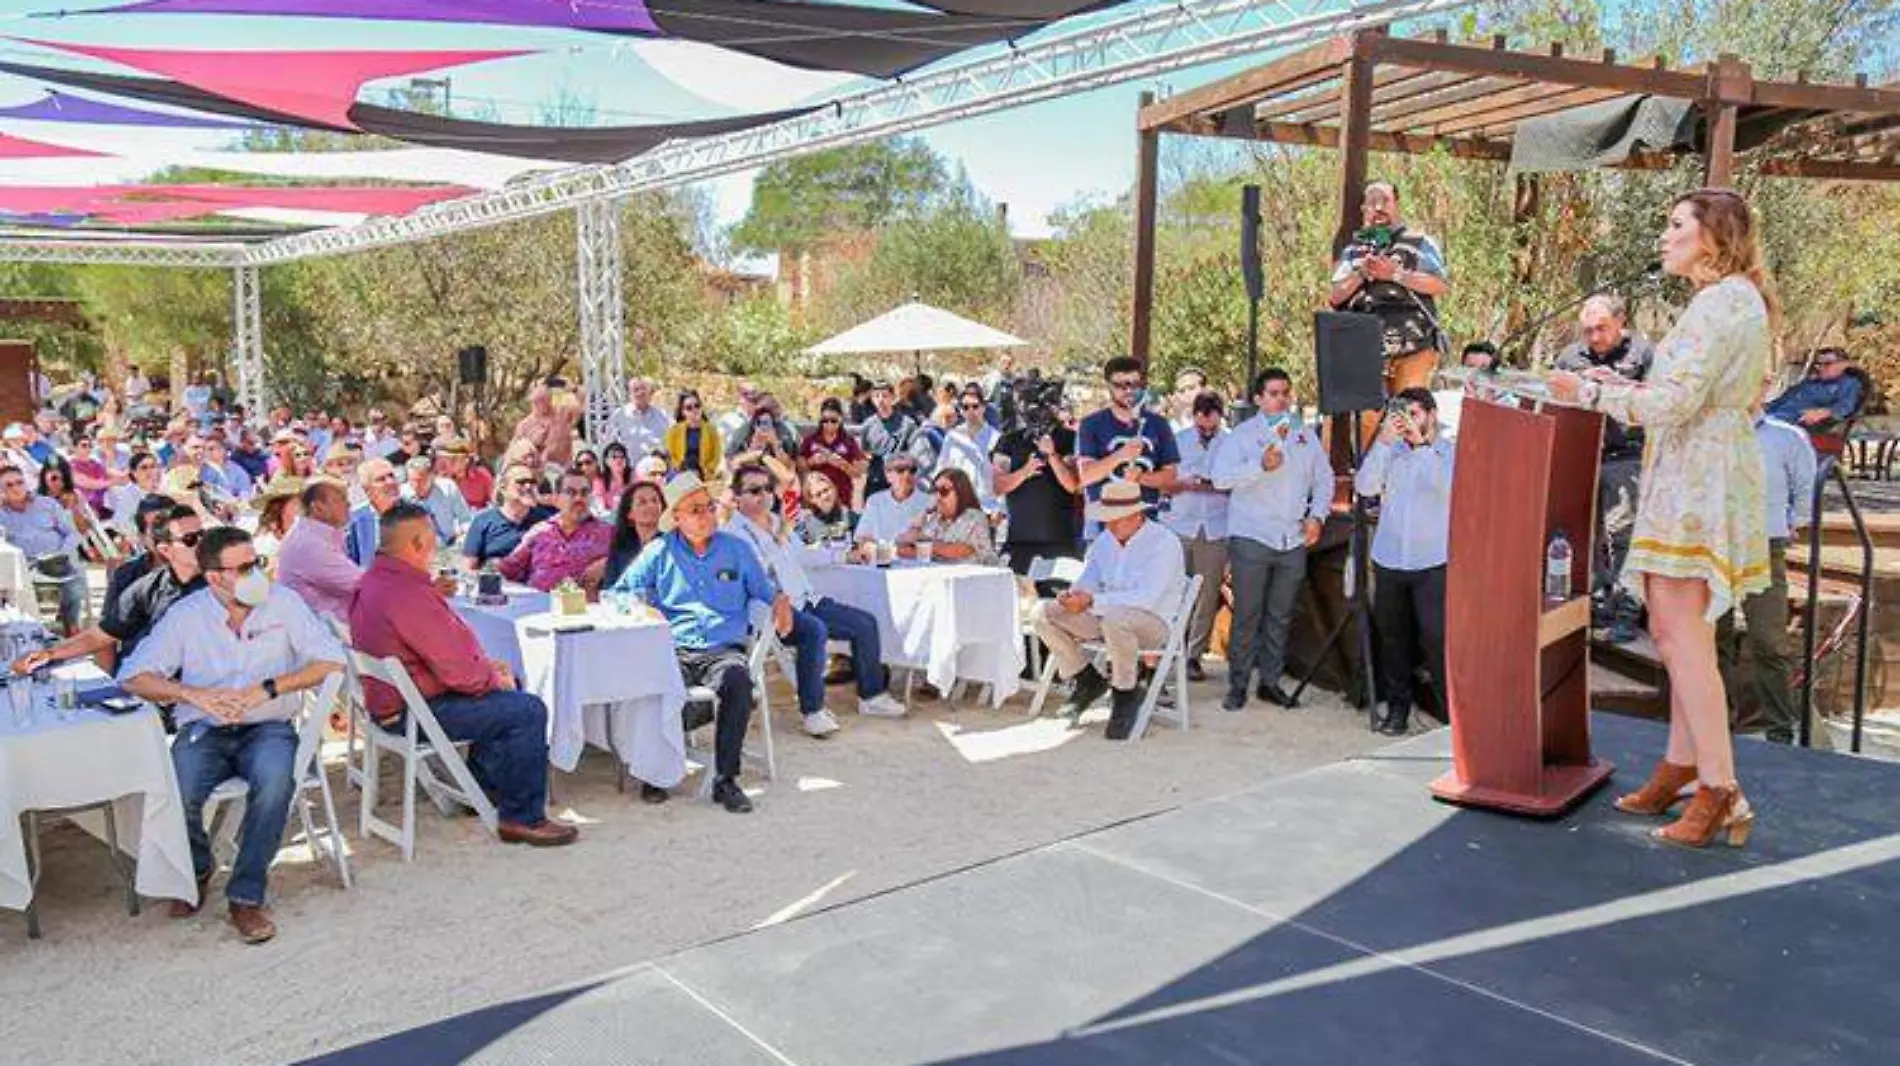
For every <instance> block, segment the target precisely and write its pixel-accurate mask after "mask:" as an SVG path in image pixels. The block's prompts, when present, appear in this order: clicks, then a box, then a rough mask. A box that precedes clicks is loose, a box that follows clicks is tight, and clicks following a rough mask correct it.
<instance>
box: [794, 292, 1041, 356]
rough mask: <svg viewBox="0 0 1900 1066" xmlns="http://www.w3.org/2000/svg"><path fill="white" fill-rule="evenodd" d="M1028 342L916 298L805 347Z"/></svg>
mask: <svg viewBox="0 0 1900 1066" xmlns="http://www.w3.org/2000/svg"><path fill="white" fill-rule="evenodd" d="M1028 343H1029V342H1028V341H1026V340H1023V339H1022V338H1021V337H1018V336H1015V335H1014V334H1009V333H1004V332H1003V331H1002V330H1000V329H992V328H990V327H989V326H986V325H984V324H983V323H981V322H972V321H970V320H969V319H967V318H964V317H963V316H962V315H958V314H952V313H951V312H949V311H945V310H944V309H943V308H941V307H932V306H930V305H929V304H927V303H922V302H920V301H917V300H912V301H911V302H909V303H907V304H904V305H903V306H901V307H897V308H894V309H892V310H889V311H886V312H884V313H883V314H881V315H879V316H877V317H876V318H873V319H871V320H870V321H869V322H860V323H858V324H857V325H855V326H852V327H851V328H850V329H847V330H845V331H844V332H843V333H840V334H838V335H837V336H835V337H832V338H831V339H829V340H823V341H819V342H818V343H817V344H814V345H812V346H811V347H809V348H807V349H805V351H806V353H807V354H809V355H864V354H868V353H873V352H916V353H918V357H919V359H920V361H921V359H922V353H924V352H927V351H928V352H934V351H945V350H950V349H963V348H1016V347H1020V346H1021V345H1024V344H1028Z"/></svg>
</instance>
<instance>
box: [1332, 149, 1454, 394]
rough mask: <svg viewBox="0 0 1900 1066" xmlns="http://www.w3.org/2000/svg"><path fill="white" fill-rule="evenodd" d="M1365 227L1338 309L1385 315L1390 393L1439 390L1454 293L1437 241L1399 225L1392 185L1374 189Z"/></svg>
mask: <svg viewBox="0 0 1900 1066" xmlns="http://www.w3.org/2000/svg"><path fill="white" fill-rule="evenodd" d="M1361 210H1362V212H1363V214H1362V216H1361V217H1362V219H1363V221H1364V223H1365V225H1364V228H1362V229H1360V230H1359V232H1357V233H1355V234H1353V239H1352V242H1351V243H1350V244H1348V245H1347V246H1346V248H1345V250H1344V251H1343V252H1342V253H1341V254H1340V257H1339V263H1338V265H1337V267H1336V268H1335V269H1334V270H1333V289H1332V294H1331V297H1330V301H1331V303H1332V307H1333V310H1335V311H1354V312H1358V313H1361V314H1369V315H1377V316H1378V317H1379V318H1380V319H1381V320H1382V321H1383V322H1384V323H1385V359H1386V363H1385V378H1386V391H1387V392H1388V393H1390V394H1393V395H1396V394H1398V393H1399V392H1401V391H1403V390H1405V389H1410V388H1427V387H1429V386H1430V385H1431V378H1432V369H1433V367H1434V366H1436V364H1437V362H1438V343H1439V340H1440V337H1439V332H1438V329H1437V327H1436V322H1437V319H1438V304H1437V302H1436V301H1437V299H1438V297H1440V296H1443V295H1445V293H1447V292H1449V291H1450V289H1451V283H1450V281H1449V280H1447V278H1446V270H1445V257H1444V254H1443V253H1442V252H1440V251H1439V249H1438V244H1437V242H1435V241H1433V240H1432V239H1431V238H1430V237H1428V236H1426V235H1425V234H1423V233H1420V232H1418V231H1416V230H1413V229H1410V228H1408V227H1407V226H1406V225H1405V223H1404V222H1402V221H1400V220H1399V191H1398V189H1397V188H1396V187H1395V186H1393V184H1392V183H1391V182H1387V181H1375V182H1372V183H1371V184H1369V185H1367V186H1366V196H1365V201H1364V204H1363V206H1362V208H1361Z"/></svg>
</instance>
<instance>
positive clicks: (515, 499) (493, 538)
mask: <svg viewBox="0 0 1900 1066" xmlns="http://www.w3.org/2000/svg"><path fill="white" fill-rule="evenodd" d="M537 480H538V479H537V478H536V477H535V473H534V471H533V470H532V469H530V468H529V467H528V466H527V465H526V464H525V463H510V464H509V465H507V466H505V467H503V468H502V471H501V483H500V484H499V485H498V486H497V487H496V490H495V491H496V496H497V499H496V502H495V506H493V507H491V508H489V509H488V510H486V511H483V512H481V513H480V514H478V515H476V516H475V518H474V519H473V520H472V521H470V522H469V526H468V532H467V533H464V534H462V565H463V566H464V567H466V568H467V569H469V570H480V569H481V568H482V567H483V566H485V565H487V564H488V563H489V562H490V561H493V560H499V559H506V558H507V557H508V556H509V555H511V554H513V552H514V550H515V549H516V548H517V547H519V546H520V544H521V538H522V537H524V536H526V535H527V533H528V530H530V529H533V528H534V527H535V526H537V525H540V524H541V523H542V522H544V521H546V520H547V519H550V518H553V517H554V508H552V507H543V506H541V504H540V503H538V502H537V501H536V500H535V498H534V488H535V483H536V481H537Z"/></svg>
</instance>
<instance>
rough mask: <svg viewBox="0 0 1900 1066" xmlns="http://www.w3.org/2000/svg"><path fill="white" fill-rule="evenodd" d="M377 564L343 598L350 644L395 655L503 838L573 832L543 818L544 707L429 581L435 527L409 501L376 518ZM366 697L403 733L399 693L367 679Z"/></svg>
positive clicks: (569, 839)
mask: <svg viewBox="0 0 1900 1066" xmlns="http://www.w3.org/2000/svg"><path fill="white" fill-rule="evenodd" d="M381 524H382V528H381V529H380V530H378V535H377V540H376V545H377V546H376V558H375V560H374V561H372V562H371V563H370V566H369V569H368V570H367V571H365V572H364V574H363V581H362V583H361V584H359V585H358V586H357V588H356V597H355V599H353V600H352V601H351V602H350V641H351V643H353V644H355V645H356V648H357V650H358V651H361V652H363V653H364V654H366V655H374V656H376V657H377V658H387V657H389V656H395V657H396V658H397V659H399V660H401V662H402V665H403V669H405V670H407V671H408V672H409V678H410V680H412V681H414V682H415V683H416V690H417V691H419V692H421V693H422V698H423V699H425V700H428V701H429V710H430V711H432V712H434V714H435V718H436V721H438V722H440V723H442V729H443V731H444V732H446V733H447V734H448V735H449V736H450V737H451V738H452V739H455V740H465V741H468V742H469V743H470V744H471V745H472V747H471V748H470V752H469V760H468V766H469V769H470V770H471V771H473V772H474V774H475V778H476V780H477V781H479V782H480V783H481V786H482V787H483V788H484V789H487V790H488V791H489V792H491V793H493V795H494V796H495V809H496V813H497V814H498V815H499V816H500V820H501V824H500V826H499V830H500V834H501V839H502V840H503V842H505V843H509V844H532V845H534V846H536V847H550V846H554V845H560V844H571V843H573V842H574V839H575V838H576V837H577V836H579V835H580V832H579V830H577V829H576V828H575V827H573V826H571V825H564V824H562V823H560V822H556V821H553V820H552V819H550V818H549V817H548V815H547V798H548V709H547V707H546V706H545V705H543V704H542V702H541V700H540V699H539V698H538V697H536V696H534V695H532V694H530V693H527V692H522V691H520V690H518V689H516V688H515V679H514V676H513V675H512V674H511V673H510V672H509V670H508V667H507V666H506V665H505V664H503V663H499V662H496V661H494V660H492V659H489V658H487V657H485V656H483V655H482V647H481V643H480V642H479V641H477V640H476V638H475V633H474V632H473V631H472V630H470V629H469V628H468V623H467V622H464V621H462V617H461V615H458V614H456V613H455V611H454V609H453V608H451V607H450V606H449V603H448V601H447V600H446V599H444V598H443V596H442V593H441V592H440V591H438V589H437V588H436V586H435V584H434V582H433V574H434V571H435V551H436V538H435V525H434V522H433V521H432V519H431V518H430V516H429V512H428V511H426V510H424V509H423V508H422V507H421V505H419V504H415V503H407V502H405V503H399V504H397V505H395V506H394V507H391V508H390V509H389V510H387V511H384V512H383V516H382V519H381ZM363 698H364V701H365V703H367V705H368V707H369V713H370V715H371V716H372V717H374V718H375V719H376V724H377V725H379V726H381V727H382V728H384V729H387V730H389V731H390V732H401V731H402V729H403V716H404V714H405V713H406V712H405V710H404V708H403V702H402V695H401V694H400V693H398V692H397V691H396V690H395V689H393V688H390V687H389V686H388V685H385V684H383V683H382V682H380V681H377V680H375V679H373V678H371V679H365V680H364V682H363Z"/></svg>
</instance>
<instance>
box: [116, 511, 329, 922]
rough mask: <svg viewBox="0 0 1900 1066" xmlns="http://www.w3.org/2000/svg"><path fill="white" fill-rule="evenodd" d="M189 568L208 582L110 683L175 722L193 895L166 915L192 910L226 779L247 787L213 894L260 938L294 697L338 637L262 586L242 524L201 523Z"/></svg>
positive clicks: (175, 761)
mask: <svg viewBox="0 0 1900 1066" xmlns="http://www.w3.org/2000/svg"><path fill="white" fill-rule="evenodd" d="M198 569H199V571H200V572H201V573H203V574H204V575H205V583H206V585H207V586H208V587H207V588H204V589H200V590H199V591H197V592H194V593H192V594H191V595H190V596H187V597H185V598H184V599H182V600H180V601H178V602H177V603H176V604H174V605H173V606H172V609H171V610H169V611H167V612H165V617H164V618H162V619H160V620H159V623H158V625H157V626H155V627H154V628H153V629H152V632H151V634H150V635H149V636H147V637H146V638H145V640H144V642H143V643H141V644H140V645H139V647H138V650H137V651H135V652H133V653H132V654H131V655H130V656H129V657H128V658H127V659H126V661H125V665H124V666H122V667H120V669H119V683H120V684H121V685H123V686H125V689H126V691H128V692H130V693H132V694H133V695H135V696H137V697H139V698H140V699H144V700H150V701H152V702H153V703H168V704H171V705H172V708H173V713H174V714H175V715H176V717H177V721H178V738H177V740H176V741H174V742H173V744H172V765H173V766H174V767H176V769H177V772H178V794H179V797H180V798H181V799H182V800H183V801H184V808H185V835H186V837H187V838H188V839H189V840H190V841H191V863H192V868H193V870H195V871H196V873H197V879H198V903H197V904H188V903H184V902H182V901H180V902H177V903H174V904H172V916H173V917H176V918H184V917H189V916H190V915H192V914H193V913H195V912H196V911H197V909H198V907H199V906H200V905H202V904H203V902H204V894H205V890H206V888H207V887H208V886H209V884H210V881H211V874H212V871H213V869H214V866H213V864H212V859H211V842H210V840H209V839H208V838H207V837H206V835H205V820H204V805H205V800H206V798H208V797H209V796H210V795H211V790H212V789H214V788H216V787H218V785H220V784H222V783H223V782H224V781H225V780H227V779H229V778H232V777H241V778H243V779H244V781H245V783H246V784H247V785H249V786H250V794H249V797H248V798H247V800H246V802H245V805H244V821H243V823H242V825H241V827H240V828H239V832H238V853H237V859H236V860H235V861H234V862H232V864H231V881H230V883H229V884H228V885H226V886H225V890H224V895H225V898H226V899H227V900H228V901H229V902H230V909H231V924H232V925H235V926H236V927H237V931H238V935H239V936H241V937H243V939H244V941H245V943H247V944H260V943H263V942H264V941H266V940H269V939H270V938H271V937H273V936H275V935H277V926H276V925H275V924H274V923H272V921H271V919H270V916H269V915H268V914H266V913H265V911H264V888H265V877H266V875H267V874H268V872H269V870H270V862H271V858H272V857H273V856H275V855H276V854H277V845H278V844H279V843H280V842H281V841H282V840H283V836H284V822H285V821H286V820H287V819H288V818H289V817H290V800H291V797H292V796H294V795H295V794H296V791H297V783H296V765H295V764H296V755H297V729H296V727H295V726H293V725H291V723H290V718H291V716H292V715H294V714H295V713H296V711H297V704H298V701H297V699H296V698H295V697H294V695H293V694H294V693H297V692H301V691H303V690H305V689H310V688H315V687H317V685H319V684H321V683H322V682H323V679H324V678H326V677H328V676H329V675H330V674H332V673H335V672H336V671H338V670H341V669H343V646H342V645H341V644H339V643H337V639H336V637H335V636H334V635H333V634H332V633H331V632H330V627H329V626H327V625H324V624H323V622H322V621H321V620H320V619H318V618H317V616H316V615H315V614H313V613H312V612H311V611H310V609H309V608H308V607H305V606H304V603H303V601H302V600H300V599H298V598H297V597H296V596H294V595H292V594H291V593H289V592H287V591H285V590H283V589H280V588H272V587H271V583H270V578H268V577H265V576H264V568H263V563H262V562H261V561H260V560H259V559H258V557H257V551H256V549H254V548H253V547H252V546H251V535H250V534H249V533H246V532H244V531H243V530H241V529H237V528H235V527H231V526H221V527H219V528H217V529H212V530H208V531H206V532H205V534H204V535H203V536H202V537H200V538H199V540H198Z"/></svg>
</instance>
